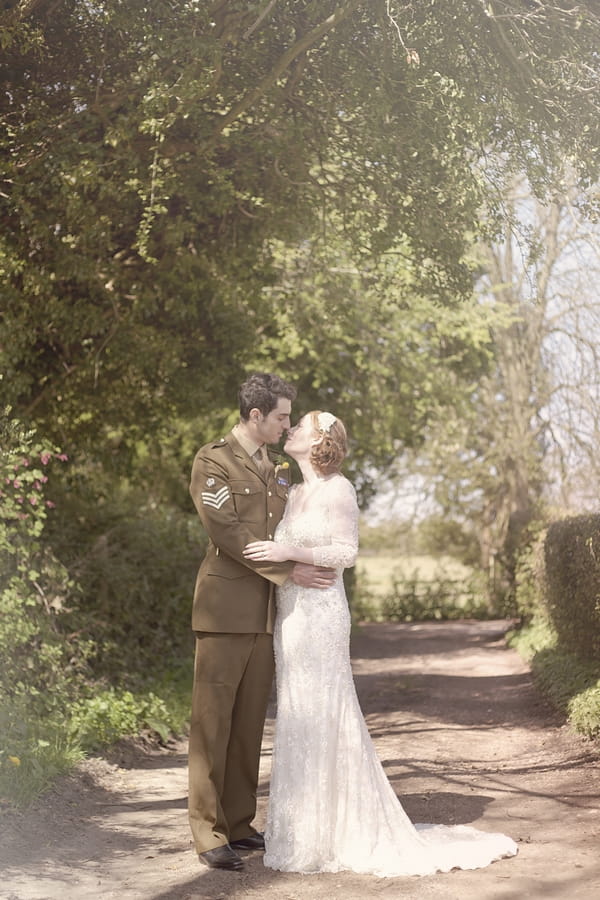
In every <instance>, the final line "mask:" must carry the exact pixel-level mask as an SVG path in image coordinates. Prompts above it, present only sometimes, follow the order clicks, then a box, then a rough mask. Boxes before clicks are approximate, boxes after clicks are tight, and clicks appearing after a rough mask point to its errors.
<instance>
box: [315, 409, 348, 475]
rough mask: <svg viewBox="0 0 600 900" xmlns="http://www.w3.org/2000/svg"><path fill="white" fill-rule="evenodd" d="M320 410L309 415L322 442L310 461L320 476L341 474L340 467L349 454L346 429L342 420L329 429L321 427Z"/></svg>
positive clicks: (317, 445) (338, 420)
mask: <svg viewBox="0 0 600 900" xmlns="http://www.w3.org/2000/svg"><path fill="white" fill-rule="evenodd" d="M320 414H321V410H320V409H316V410H313V411H312V412H310V413H309V416H310V420H311V422H312V426H313V428H314V430H315V431H316V432H317V434H319V435H321V440H320V441H319V443H318V444H315V446H314V447H313V448H312V451H311V454H310V461H311V463H312V464H313V466H314V468H315V470H316V471H317V472H318V473H319V475H331V474H332V473H333V472H339V470H340V467H341V465H342V463H343V461H344V458H345V456H346V454H347V453H348V439H347V437H346V429H345V428H344V423H343V422H342V420H341V419H336V420H335V422H333V424H332V425H330V427H329V428H328V429H326V430H325V429H324V428H321V427H320V426H319V415H320Z"/></svg>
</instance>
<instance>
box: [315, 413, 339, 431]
mask: <svg viewBox="0 0 600 900" xmlns="http://www.w3.org/2000/svg"><path fill="white" fill-rule="evenodd" d="M317 422H318V423H319V431H324V432H325V433H326V434H328V433H329V429H330V428H331V426H332V425H333V424H334V422H337V418H336V417H335V416H334V415H332V414H331V413H328V412H322V413H319V415H318V416H317Z"/></svg>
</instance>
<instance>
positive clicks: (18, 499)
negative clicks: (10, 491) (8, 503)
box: [15, 497, 23, 503]
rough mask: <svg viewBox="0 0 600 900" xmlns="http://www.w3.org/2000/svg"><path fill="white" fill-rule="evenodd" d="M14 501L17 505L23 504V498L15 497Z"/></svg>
mask: <svg viewBox="0 0 600 900" xmlns="http://www.w3.org/2000/svg"><path fill="white" fill-rule="evenodd" d="M15 500H16V501H17V503H22V502H23V498H22V497H15Z"/></svg>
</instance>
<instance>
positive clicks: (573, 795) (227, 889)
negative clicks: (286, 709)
mask: <svg viewBox="0 0 600 900" xmlns="http://www.w3.org/2000/svg"><path fill="white" fill-rule="evenodd" d="M505 628H506V623H504V622H461V623H452V624H415V625H369V626H365V627H363V628H362V629H360V633H359V634H358V635H357V636H356V637H355V639H354V640H353V660H354V670H355V675H356V684H357V689H358V692H359V695H360V699H361V704H362V707H363V710H364V711H365V714H366V718H367V721H368V724H369V728H370V730H371V734H372V736H373V738H374V740H375V743H376V746H377V750H378V753H379V756H380V758H381V760H382V762H383V764H384V766H385V769H386V771H387V773H388V776H389V778H390V779H391V781H392V783H393V785H394V787H395V789H396V792H397V793H398V794H399V795H401V797H402V802H403V804H404V806H405V809H406V811H407V812H408V814H409V815H410V816H411V818H412V819H413V820H414V821H420V822H446V823H461V822H462V823H469V824H471V823H472V824H475V825H477V826H478V827H481V828H482V829H487V830H490V831H492V830H493V831H504V832H506V833H508V834H510V835H512V836H513V837H514V838H515V839H517V840H519V841H520V851H519V855H518V856H517V857H516V858H515V859H510V860H502V861H500V862H497V863H494V864H493V865H492V866H490V867H488V868H487V869H483V870H479V871H475V872H452V873H450V874H447V875H436V876H428V877H426V878H394V879H379V878H372V877H367V876H357V875H353V874H351V873H343V874H339V875H317V876H315V875H313V876H301V875H292V874H282V873H278V872H273V871H269V870H267V869H265V868H264V867H263V865H262V860H261V855H260V854H254V855H252V856H249V857H247V864H246V869H245V871H244V872H243V873H242V874H236V873H229V872H215V871H211V870H207V869H203V868H201V867H200V866H199V865H198V862H197V859H196V857H195V855H194V854H193V852H192V851H191V850H190V844H189V833H188V825H187V817H186V808H185V803H186V801H185V793H186V759H185V745H184V744H183V743H181V744H178V745H176V746H174V747H173V748H171V749H169V750H161V751H152V752H146V753H144V752H142V751H140V750H137V751H135V752H130V753H127V752H124V753H123V755H122V757H121V758H120V759H119V760H118V762H112V763H111V762H108V761H106V760H100V759H96V760H88V761H87V762H86V763H85V764H83V765H82V766H81V768H80V769H79V770H78V772H77V773H76V774H75V775H73V776H71V777H69V778H67V779H64V780H63V781H62V782H61V783H60V785H58V786H57V788H56V790H54V791H53V792H51V793H50V794H49V795H47V796H46V797H45V799H44V801H43V802H40V803H39V804H38V805H37V807H36V808H35V809H33V810H31V811H28V812H27V814H24V815H18V816H15V815H14V814H11V815H10V816H5V817H4V820H0V867H1V868H2V875H1V877H0V897H2V898H3V900H81V898H119V900H200V898H211V900H225V898H230V897H231V898H237V900H241V898H254V900H259V898H260V900H321V898H327V900H336V898H344V900H372V898H376V897H377V898H379V897H383V898H386V900H388V898H396V897H402V898H410V900H422V898H423V900H425V898H427V900H429V898H435V900H522V898H534V900H553V898H556V900H584V898H585V900H592V898H594V900H596V898H598V897H600V852H599V850H600V843H599V837H600V818H599V806H600V802H599V801H600V779H599V777H598V776H599V770H600V765H599V761H600V748H599V747H598V746H597V745H596V746H594V745H593V744H590V743H588V742H586V741H583V740H581V739H580V738H578V737H576V736H575V735H573V734H572V733H571V732H570V731H569V730H568V729H567V728H565V727H563V726H562V725H561V723H560V720H558V719H557V717H556V716H555V715H554V714H552V713H551V712H550V711H549V710H548V708H547V707H546V706H545V705H544V703H543V702H541V701H540V699H539V697H538V695H537V694H536V692H535V690H534V689H533V687H532V684H531V680H530V676H529V674H528V670H527V667H526V666H525V665H524V664H523V662H522V661H521V660H520V658H519V657H518V655H517V654H516V653H515V652H513V651H511V650H507V649H506V647H505V645H504V641H503V633H504V631H505ZM272 732H273V720H272V718H271V719H269V720H268V723H267V731H266V735H265V743H264V748H263V759H262V768H261V783H260V810H259V814H260V817H259V824H260V823H261V822H262V820H263V817H264V809H265V800H266V795H267V790H268V774H269V764H270V747H271V739H272Z"/></svg>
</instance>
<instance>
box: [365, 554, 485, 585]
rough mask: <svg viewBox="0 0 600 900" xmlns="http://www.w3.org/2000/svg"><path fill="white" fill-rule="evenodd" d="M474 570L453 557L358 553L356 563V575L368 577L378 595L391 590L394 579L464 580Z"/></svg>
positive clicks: (369, 583) (368, 581) (427, 580)
mask: <svg viewBox="0 0 600 900" xmlns="http://www.w3.org/2000/svg"><path fill="white" fill-rule="evenodd" d="M472 573H473V570H472V569H470V568H469V567H468V566H464V565H463V564H462V563H460V562H458V560H456V559H453V558H452V557H451V556H441V557H439V558H434V557H433V556H425V555H423V556H417V555H413V556H394V555H388V554H376V555H367V554H359V556H358V560H357V562H356V574H357V576H358V577H359V578H361V577H362V578H365V579H366V581H367V583H368V585H369V588H370V589H371V590H372V591H374V592H375V593H376V594H379V595H383V594H386V593H388V592H389V591H390V590H392V589H393V587H394V581H395V580H403V581H426V582H432V581H442V580H443V581H464V580H465V579H467V578H469V577H470V576H471V575H472Z"/></svg>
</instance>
